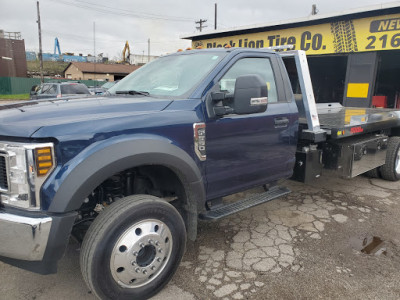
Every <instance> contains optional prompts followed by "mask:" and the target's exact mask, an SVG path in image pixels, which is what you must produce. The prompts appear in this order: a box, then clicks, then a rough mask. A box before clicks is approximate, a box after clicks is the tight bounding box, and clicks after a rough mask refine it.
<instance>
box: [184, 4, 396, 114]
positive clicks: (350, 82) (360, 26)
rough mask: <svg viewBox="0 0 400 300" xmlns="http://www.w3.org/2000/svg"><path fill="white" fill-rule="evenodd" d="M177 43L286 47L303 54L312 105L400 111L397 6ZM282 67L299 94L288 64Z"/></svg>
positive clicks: (199, 36)
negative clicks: (305, 61) (311, 93)
mask: <svg viewBox="0 0 400 300" xmlns="http://www.w3.org/2000/svg"><path fill="white" fill-rule="evenodd" d="M183 38H185V39H191V40H192V46H193V48H196V47H198V46H201V47H203V48H218V47H224V46H225V45H229V46H232V47H250V48H264V47H273V46H280V45H288V44H291V45H294V49H301V50H305V51H306V52H307V56H308V63H309V66H310V73H311V79H312V81H313V87H314V93H315V98H316V101H317V102H319V103H323V102H340V103H342V104H343V105H345V106H356V107H371V106H376V107H397V108H400V80H399V77H400V6H399V2H397V3H390V4H382V5H376V6H371V7H365V8H362V9H354V10H350V11H344V12H339V13H333V14H324V15H322V14H321V15H311V16H308V17H306V18H299V19H294V20H288V21H282V22H273V23H266V24H261V25H256V26H248V27H237V28H231V29H223V30H216V31H211V32H201V33H197V34H193V35H187V36H184V37H183ZM285 63H286V65H287V68H288V71H289V75H290V77H291V80H292V85H293V87H294V92H295V93H299V87H298V84H297V83H296V78H295V76H294V73H295V67H294V65H293V62H291V61H290V60H288V61H285Z"/></svg>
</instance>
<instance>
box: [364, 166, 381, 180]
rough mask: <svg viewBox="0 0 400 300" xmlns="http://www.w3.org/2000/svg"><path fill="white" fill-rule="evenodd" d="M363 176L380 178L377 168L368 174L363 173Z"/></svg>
mask: <svg viewBox="0 0 400 300" xmlns="http://www.w3.org/2000/svg"><path fill="white" fill-rule="evenodd" d="M365 175H366V176H368V177H370V178H380V177H381V175H380V172H379V168H375V169H372V170H369V171H368V172H365Z"/></svg>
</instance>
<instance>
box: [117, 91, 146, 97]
mask: <svg viewBox="0 0 400 300" xmlns="http://www.w3.org/2000/svg"><path fill="white" fill-rule="evenodd" d="M115 93H116V94H128V95H142V96H149V95H150V93H149V92H145V91H135V90H129V91H116V92H115Z"/></svg>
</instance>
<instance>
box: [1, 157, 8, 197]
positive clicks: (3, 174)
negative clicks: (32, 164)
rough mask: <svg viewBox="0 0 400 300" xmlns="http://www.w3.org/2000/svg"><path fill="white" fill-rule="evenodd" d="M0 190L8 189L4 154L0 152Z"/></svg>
mask: <svg viewBox="0 0 400 300" xmlns="http://www.w3.org/2000/svg"><path fill="white" fill-rule="evenodd" d="M0 190H5V191H8V179H7V162H6V156H5V155H4V154H1V153H0Z"/></svg>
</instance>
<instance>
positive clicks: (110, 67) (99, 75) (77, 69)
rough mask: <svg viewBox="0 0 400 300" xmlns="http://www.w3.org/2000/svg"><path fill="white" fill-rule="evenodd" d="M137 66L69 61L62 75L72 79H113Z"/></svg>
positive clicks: (126, 73)
mask: <svg viewBox="0 0 400 300" xmlns="http://www.w3.org/2000/svg"><path fill="white" fill-rule="evenodd" d="M138 68H140V66H132V65H118V64H98V63H96V64H95V63H86V62H71V63H69V65H68V66H67V67H66V68H65V70H64V77H65V78H68V79H73V80H105V81H115V80H119V79H122V78H124V77H125V76H126V75H128V74H129V73H132V72H133V71H135V70H137V69H138Z"/></svg>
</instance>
